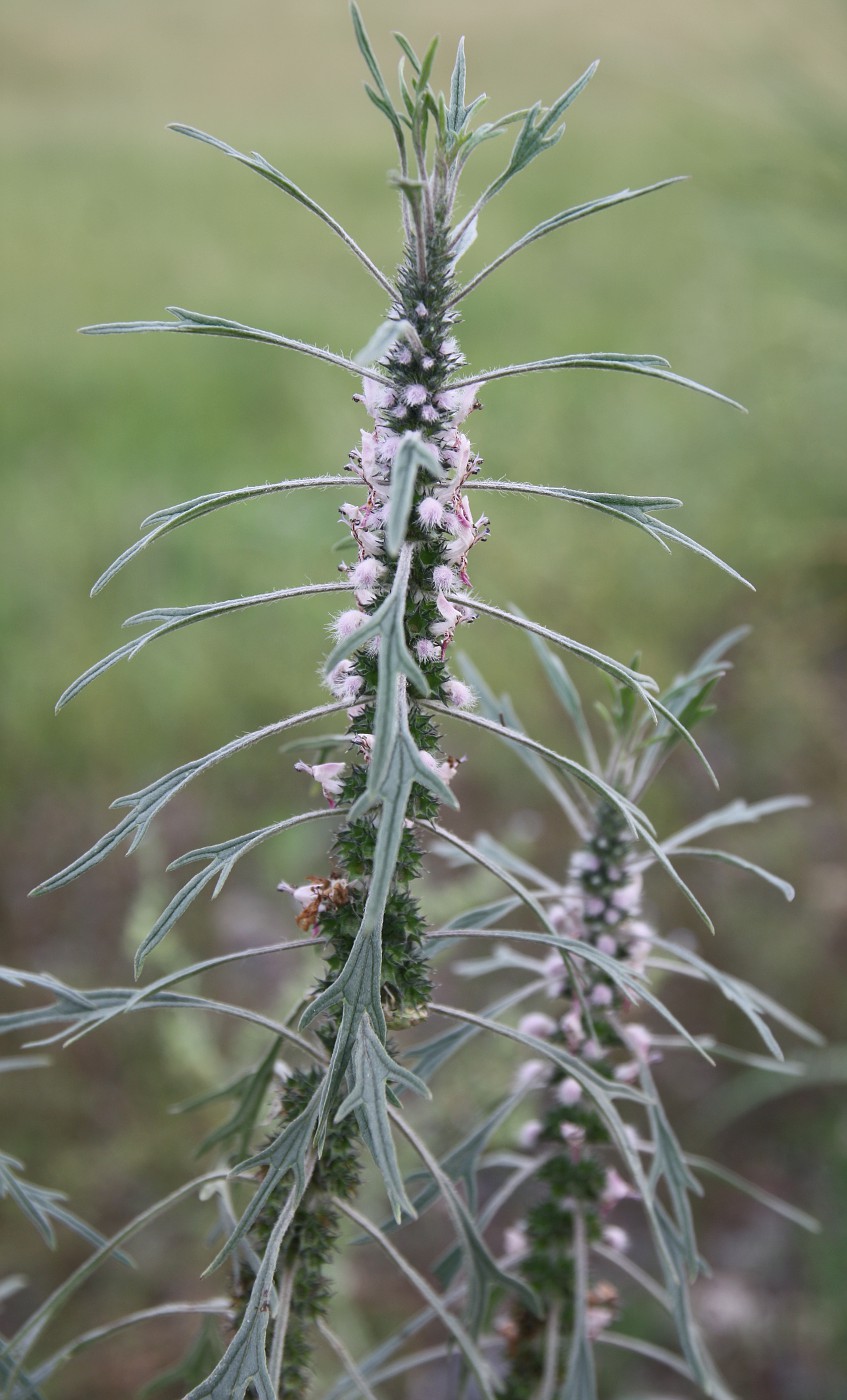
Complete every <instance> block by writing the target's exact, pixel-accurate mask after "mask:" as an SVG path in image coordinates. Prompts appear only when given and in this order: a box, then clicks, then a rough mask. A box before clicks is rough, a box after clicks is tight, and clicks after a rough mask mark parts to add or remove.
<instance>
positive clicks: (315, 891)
mask: <svg viewBox="0 0 847 1400" xmlns="http://www.w3.org/2000/svg"><path fill="white" fill-rule="evenodd" d="M277 889H278V890H279V891H280V893H281V894H290V895H291V898H292V899H296V901H297V903H298V904H299V905H301V906H302V908H303V909H305V907H306V905H307V904H311V903H312V900H313V899H317V897H318V895H319V894H320V890H321V887H320V885H297V886H294V885H289V884H288V883H287V881H285V880H280V882H279V884H278V885H277Z"/></svg>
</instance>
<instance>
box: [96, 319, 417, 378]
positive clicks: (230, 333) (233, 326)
mask: <svg viewBox="0 0 847 1400" xmlns="http://www.w3.org/2000/svg"><path fill="white" fill-rule="evenodd" d="M166 310H167V311H169V312H170V314H171V315H172V316H173V317H174V320H173V321H107V322H104V323H103V324H102V325H98V326H80V334H81V335H140V334H144V333H146V332H148V331H180V332H183V333H184V334H186V335H221V336H226V337H228V338H230V339H234V340H257V341H260V342H262V343H263V344H265V345H278V346H279V347H280V348H281V349H283V350H297V351H299V353H300V354H301V355H311V356H312V357H313V358H314V359H316V360H325V361H326V363H327V364H330V365H338V367H339V368H340V369H346V370H348V371H349V373H350V374H355V375H357V376H361V377H363V378H365V379H373V380H375V381H376V383H377V384H388V382H389V381H388V380H387V379H386V378H385V375H383V374H379V373H377V371H376V370H374V369H369V368H368V367H367V366H366V365H359V364H356V363H355V361H353V360H347V359H345V358H344V356H343V355H334V354H333V353H332V351H331V350H322V349H321V348H320V347H319V346H317V345H307V344H305V342H304V341H302V340H291V339H290V338H289V337H288V336H285V335H275V334H274V333H273V331H264V330H260V329H258V328H257V327H256V326H244V325H242V324H241V322H240V321H229V320H227V319H226V317H224V316H207V315H206V314H205V312H202V311H187V310H186V309H185V308H184V307H182V306H168V307H166Z"/></svg>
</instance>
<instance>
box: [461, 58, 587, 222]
mask: <svg viewBox="0 0 847 1400" xmlns="http://www.w3.org/2000/svg"><path fill="white" fill-rule="evenodd" d="M596 71H597V63H596V62H594V63H592V64H591V65H590V67H589V68H587V69H586V71H585V72H584V73H583V75H582V77H581V78H577V80H576V82H575V83H573V84H572V85H571V87H569V88H568V90H567V92H565V93H563V94H562V96H561V97H560V98H558V99H557V100H556V101H555V102H554V103H553V105H552V107H548V108H543V107H542V106H541V103H540V102H536V104H535V106H534V107H533V108H532V109H531V110H530V111H529V112H527V114H526V117H525V119H524V123H523V126H522V127H521V129H520V131H519V132H518V137H517V140H516V141H515V145H514V148H513V150H512V154H511V156H510V157H509V164H508V165H507V166H506V168H505V170H504V171H503V173H502V175H498V177H497V179H496V180H494V181H493V182H492V183H491V184H490V185H489V186H488V188H487V190H486V191H485V193H484V194H483V195H482V196H481V197H480V199H479V200H478V201H477V207H478V208H481V207H482V205H484V204H487V203H488V201H489V200H490V199H493V198H494V196H495V194H497V193H498V192H499V191H500V190H502V189H503V187H504V185H506V184H508V182H509V180H511V179H512V178H513V177H514V176H515V175H517V174H518V173H519V172H520V171H521V170H524V169H526V167H527V166H528V165H529V164H530V163H531V162H532V161H533V160H535V158H536V157H537V156H539V155H541V153H542V151H546V150H549V149H550V148H551V146H555V144H556V142H557V141H558V140H559V139H560V138H561V136H562V135H563V133H564V130H565V128H564V124H562V126H560V127H559V128H558V130H554V129H553V128H554V127H555V126H556V123H557V122H558V121H560V119H561V118H562V116H563V115H564V113H565V112H566V111H567V109H568V107H569V106H570V105H571V103H572V102H573V101H574V99H575V98H576V97H578V96H579V94H580V93H581V92H582V90H583V88H584V87H585V86H586V85H587V84H588V83H589V82H590V81H591V79H592V78H593V77H594V74H595V73H596Z"/></svg>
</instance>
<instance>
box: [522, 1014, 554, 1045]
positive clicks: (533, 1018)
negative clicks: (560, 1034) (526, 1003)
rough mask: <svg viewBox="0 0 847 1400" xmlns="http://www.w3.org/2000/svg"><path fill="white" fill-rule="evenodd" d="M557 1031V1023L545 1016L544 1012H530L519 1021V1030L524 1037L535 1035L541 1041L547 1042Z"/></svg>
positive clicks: (550, 1017)
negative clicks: (548, 1037)
mask: <svg viewBox="0 0 847 1400" xmlns="http://www.w3.org/2000/svg"><path fill="white" fill-rule="evenodd" d="M555 1029H556V1022H555V1021H554V1020H553V1017H552V1016H545V1014H544V1012H543V1011H530V1012H529V1013H528V1015H526V1016H522V1017H521V1019H520V1020H519V1021H518V1030H519V1031H520V1032H521V1034H522V1035H534V1036H537V1037H538V1039H539V1040H546V1038H547V1036H550V1035H552V1034H553V1032H554V1031H555Z"/></svg>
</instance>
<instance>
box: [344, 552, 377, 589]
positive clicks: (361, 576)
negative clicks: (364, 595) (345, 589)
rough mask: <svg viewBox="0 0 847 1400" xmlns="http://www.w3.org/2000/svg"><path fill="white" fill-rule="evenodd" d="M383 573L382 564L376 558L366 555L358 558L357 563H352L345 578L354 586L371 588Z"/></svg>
mask: <svg viewBox="0 0 847 1400" xmlns="http://www.w3.org/2000/svg"><path fill="white" fill-rule="evenodd" d="M384 573H385V565H384V564H380V563H379V561H378V560H377V559H371V558H370V557H366V558H364V559H360V560H359V562H358V564H354V565H353V568H352V569H351V570H350V572H349V573H348V575H347V579H348V581H349V582H350V583H352V585H353V587H354V588H373V586H374V584H375V583H376V581H377V579H378V578H379V577H380V575H381V574H384Z"/></svg>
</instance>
